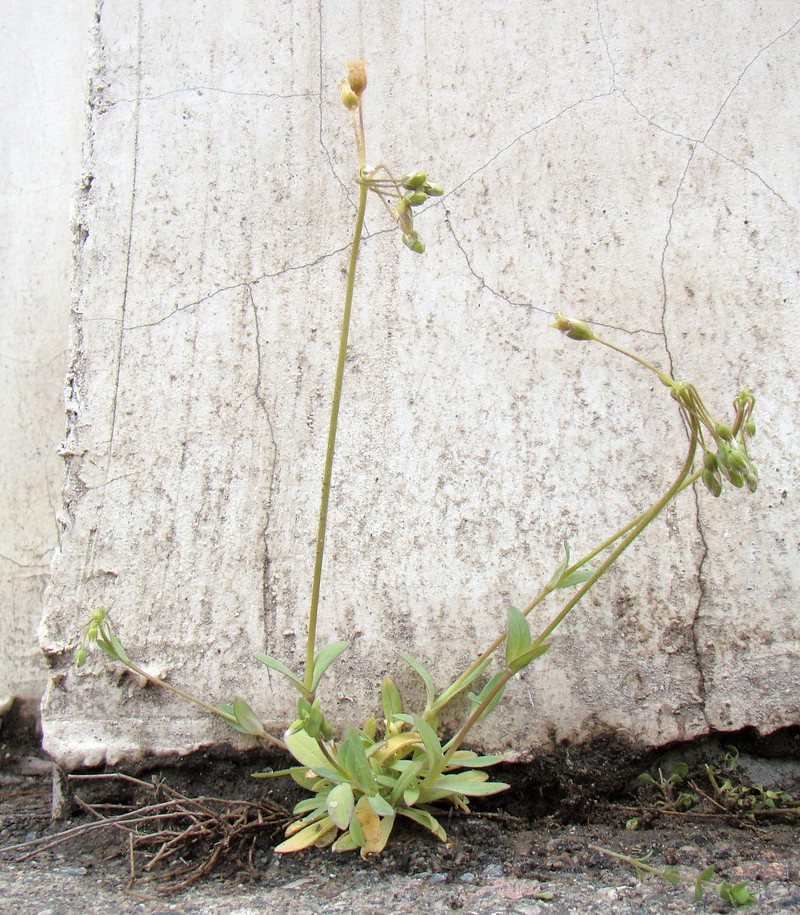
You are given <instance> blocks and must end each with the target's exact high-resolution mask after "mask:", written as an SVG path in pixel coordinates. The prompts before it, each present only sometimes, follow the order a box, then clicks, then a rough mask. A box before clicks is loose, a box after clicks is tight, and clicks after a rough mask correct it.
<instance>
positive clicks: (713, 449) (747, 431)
mask: <svg viewBox="0 0 800 915" xmlns="http://www.w3.org/2000/svg"><path fill="white" fill-rule="evenodd" d="M550 326H551V327H554V328H555V329H556V330H560V331H561V333H563V334H565V335H566V336H567V337H569V338H570V339H571V340H595V341H596V342H598V343H602V344H603V345H604V346H608V347H610V348H611V349H613V350H617V352H620V353H623V354H625V355H626V356H630V358H631V359H633V360H635V361H636V362H638V363H640V364H641V365H643V366H644V367H645V368H647V369H650V370H651V371H652V372H654V373H655V374H656V375H657V376H658V378H659V380H660V381H661V383H662V384H663V385H665V386H666V387H668V388H669V389H670V393H671V395H672V397H673V399H674V400H676V401H677V402H678V404H679V405H680V408H681V412H682V413H683V416H684V419H685V420H686V423H687V425H688V427H689V428H690V429H691V430H692V433H693V436H694V440H695V441H696V442H697V444H698V445H699V447H700V448H702V451H703V466H702V468H701V469H700V470H699V471H698V472H697V475H696V476H695V477H694V479H697V477H698V476H699V477H700V479H701V480H702V482H703V484H704V485H705V487H706V489H708V491H709V492H710V493H711V494H712V495H713V496H718V495H720V493H721V492H722V481H723V479H725V480H727V481H728V482H729V483H730V484H731V486H735V487H736V488H737V489H741V488H742V487H743V486H745V485H746V486H747V488H748V489H749V490H750V492H755V491H756V489H758V469H757V467H756V466H755V464H754V463H753V462H752V461H751V460H750V455H749V453H748V450H747V443H748V439H751V438H752V437H753V436H754V435H755V432H756V424H755V420H753V418H752V415H751V414H752V412H753V407H754V406H755V402H756V399H755V397H753V395H752V394H751V393H750V392H749V391H748V390H747V389H746V388H745V390H743V391H742V392H741V394H739V396H738V397H737V398H736V399H735V400H734V401H733V408H734V416H733V420H732V421H731V423H726V422H721V421H719V420H717V419H715V418H714V417H713V416H712V415H711V413H709V411H708V410H707V408H706V406H705V404H704V403H703V401H702V400H701V398H700V395H699V394H698V393H697V388H695V386H694V385H693V384H691V382H688V381H675V380H674V379H673V378H671V377H670V376H669V375H667V373H666V372H662V371H661V370H660V369H657V368H656V367H655V366H654V365H651V364H650V363H649V362H647V360H645V359H642V358H641V357H639V356H637V355H636V354H634V353H631V352H628V350H626V349H623V348H622V347H621V346H617V345H616V344H614V343H610V342H609V341H607V340H604V339H603V338H602V337H598V336H597V334H595V333H594V331H593V330H592V329H591V327H589V325H588V324H587V323H586V322H585V321H575V320H573V319H572V318H567V317H566V316H565V315H563V314H561V312H558V313H557V314H556V317H555V321H553V323H552V324H551V325H550Z"/></svg>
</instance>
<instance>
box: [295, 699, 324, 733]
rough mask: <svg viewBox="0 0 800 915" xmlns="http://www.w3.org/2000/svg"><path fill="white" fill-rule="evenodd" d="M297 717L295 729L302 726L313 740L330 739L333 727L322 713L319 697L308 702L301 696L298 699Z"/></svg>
mask: <svg viewBox="0 0 800 915" xmlns="http://www.w3.org/2000/svg"><path fill="white" fill-rule="evenodd" d="M297 718H298V720H297V722H296V725H297V726H298V727H296V730H299V729H300V727H302V729H303V730H304V731H305V732H306V733H307V734H308V736H309V737H313V738H314V740H330V739H331V738H332V737H333V728H332V727H331V725H330V723H329V722H328V720H327V718H326V717H325V715H324V714H323V713H322V707H321V705H320V701H319V699H315V700H314V701H313V702H309V701H308V699H305V698H303V697H301V698H300V699H298V700H297Z"/></svg>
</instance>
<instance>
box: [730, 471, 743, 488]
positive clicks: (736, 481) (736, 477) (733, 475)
mask: <svg viewBox="0 0 800 915" xmlns="http://www.w3.org/2000/svg"><path fill="white" fill-rule="evenodd" d="M728 479H729V480H730V481H731V485H732V486H735V487H736V488H737V489H741V488H742V486H744V477H743V476H742V475H741V474H740V473H737V472H736V471H735V470H731V471H729V472H728Z"/></svg>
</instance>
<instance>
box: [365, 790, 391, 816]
mask: <svg viewBox="0 0 800 915" xmlns="http://www.w3.org/2000/svg"><path fill="white" fill-rule="evenodd" d="M367 802H368V803H369V806H370V807H372V809H373V810H374V811H375V813H377V814H378V816H381V817H390V816H394V812H395V810H394V807H392V805H391V804H390V803H389V802H388V801H387V800H386V798H385V797H382V796H381V795H380V794H368V795H367Z"/></svg>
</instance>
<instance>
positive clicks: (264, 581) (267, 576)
mask: <svg viewBox="0 0 800 915" xmlns="http://www.w3.org/2000/svg"><path fill="white" fill-rule="evenodd" d="M246 289H247V297H248V300H249V302H250V308H251V309H252V312H253V325H254V329H255V336H256V346H255V350H256V380H255V384H254V386H253V388H254V390H253V394H254V396H255V399H256V403H257V404H258V405H259V408H260V409H261V412H262V413H263V415H264V419H265V421H266V423H267V429H268V430H269V438H270V443H271V445H272V456H271V461H270V470H269V482H268V486H267V505H266V512H267V517H266V521H265V524H264V529H263V531H262V532H261V541H262V544H263V550H264V552H263V558H262V562H261V623H262V639H261V642H262V645H264V646H267V645H268V644H269V636H270V633H272V632H274V631H275V629H276V626H275V621H276V611H277V607H276V600H275V596H274V593H273V591H272V585H271V580H272V559H271V557H270V552H269V525H270V520H271V518H272V506H273V503H274V499H275V482H276V477H277V468H278V442H277V440H276V438H275V428H274V426H273V424H272V417H271V416H270V413H269V409H268V407H267V403H266V401H265V400H264V395H263V393H262V391H261V382H262V379H263V367H262V357H263V354H262V350H261V325H260V322H259V320H258V307H257V306H256V300H255V298H254V296H253V289H252V287H251V286H249V285H248V286H247V287H246ZM270 624H272V625H270Z"/></svg>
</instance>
